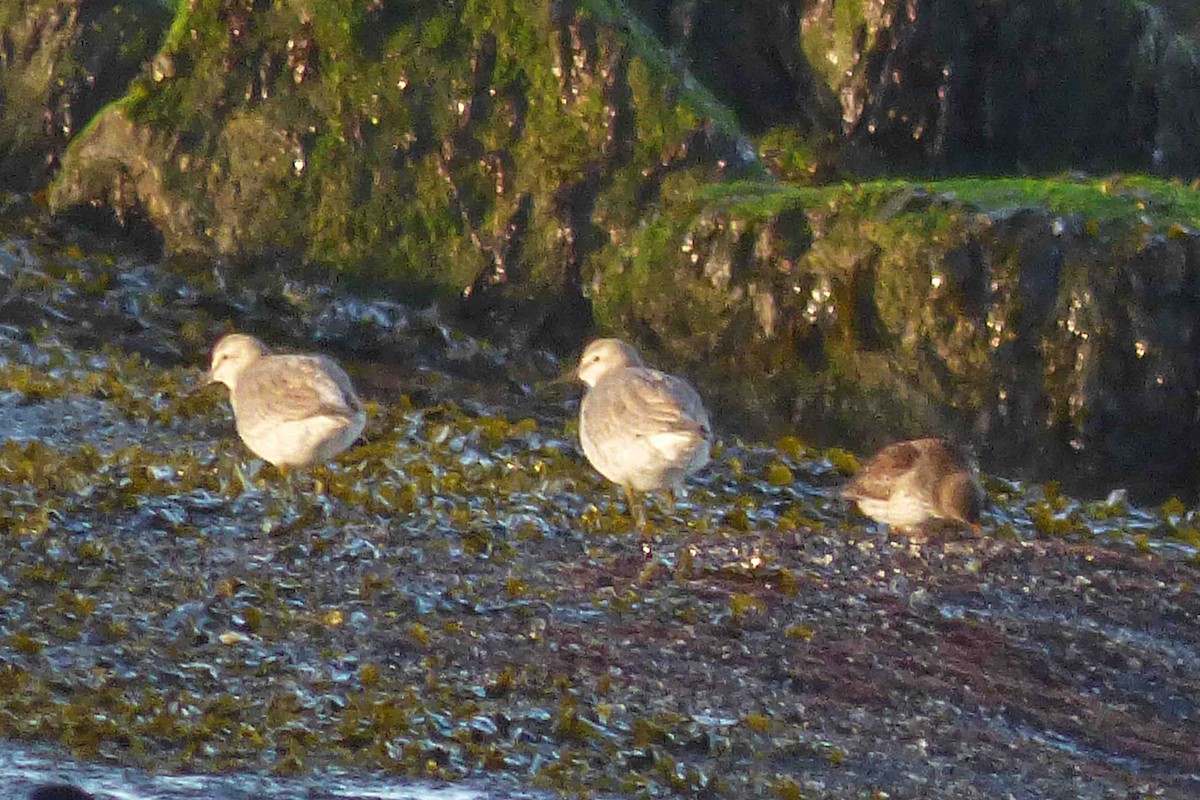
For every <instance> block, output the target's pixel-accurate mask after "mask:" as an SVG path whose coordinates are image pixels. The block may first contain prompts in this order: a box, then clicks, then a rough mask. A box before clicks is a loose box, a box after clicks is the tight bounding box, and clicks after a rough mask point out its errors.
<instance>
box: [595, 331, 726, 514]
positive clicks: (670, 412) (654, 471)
mask: <svg viewBox="0 0 1200 800" xmlns="http://www.w3.org/2000/svg"><path fill="white" fill-rule="evenodd" d="M576 376H577V377H578V378H579V380H581V381H583V383H584V384H586V385H587V392H586V394H585V395H584V397H583V402H582V403H581V404H580V406H579V439H580V442H581V443H582V444H583V452H584V455H586V456H587V459H588V461H590V462H591V464H592V466H593V467H595V468H596V471H598V472H599V473H600V474H601V475H603V476H604V477H606V478H608V479H609V480H610V481H612V482H613V483H616V484H619V485H621V486H623V487H624V488H625V493H626V495H627V497H628V498H629V512H630V514H631V515H632V516H633V518H634V521H635V522H636V523H637V524H638V525H639V527H640V526H643V525H644V523H645V509H644V508H642V506H641V505H640V504H639V503H638V502H637V493H638V492H653V491H658V490H661V489H670V490H671V491H672V492H673V493H682V492H683V482H684V479H685V478H687V477H688V476H689V475H691V474H692V473H694V472H696V471H697V470H699V469H700V468H701V467H703V466H704V465H705V464H707V463H708V455H709V450H710V447H711V441H712V428H711V426H710V424H709V421H708V412H706V411H705V410H704V404H703V402H702V401H701V400H700V395H698V394H697V393H696V390H695V389H693V388H692V387H691V385H690V384H689V383H688V382H687V381H685V380H683V379H682V378H677V377H675V376H674V375H668V374H666V373H664V372H659V371H658V370H655V369H649V368H648V367H646V366H644V365H643V363H642V359H641V357H640V356H639V355H638V353H637V351H636V350H635V349H633V347H632V346H631V345H629V344H627V343H626V342H623V341H621V340H620V339H597V340H596V341H594V342H592V343H591V344H589V345H588V346H587V348H586V349H585V350H584V351H583V355H582V356H581V357H580V359H579V369H578V370H577V372H576Z"/></svg>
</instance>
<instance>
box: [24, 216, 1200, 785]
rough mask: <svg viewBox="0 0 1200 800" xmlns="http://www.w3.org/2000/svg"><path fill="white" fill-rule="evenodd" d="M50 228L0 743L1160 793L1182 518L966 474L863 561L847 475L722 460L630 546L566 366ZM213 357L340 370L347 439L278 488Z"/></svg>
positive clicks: (513, 769) (1175, 677)
mask: <svg viewBox="0 0 1200 800" xmlns="http://www.w3.org/2000/svg"><path fill="white" fill-rule="evenodd" d="M176 266H177V269H175V270H174V271H168V270H166V269H164V268H163V267H162V266H161V265H158V264H155V263H151V262H148V261H145V260H143V259H140V258H139V257H137V256H133V255H130V254H128V253H122V252H121V251H119V250H118V251H106V250H105V249H104V248H103V247H101V246H100V245H98V244H97V242H96V241H94V240H91V239H80V238H78V232H76V231H72V230H70V229H66V228H59V229H56V230H46V229H43V228H42V227H41V225H40V224H25V225H22V226H18V227H16V228H14V229H12V230H10V231H9V232H8V233H7V234H6V235H5V236H4V237H3V238H2V241H0V439H3V440H5V443H4V444H3V445H2V446H0V547H2V548H3V552H4V557H3V559H0V736H3V737H4V738H6V739H8V740H11V741H15V742H29V743H34V742H37V743H53V744H57V745H61V746H62V747H64V748H67V749H69V750H70V751H71V752H72V753H74V754H76V755H77V756H80V757H83V758H86V759H94V760H97V761H103V762H109V763H114V764H128V765H135V766H140V767H146V768H151V769H154V770H159V771H165V772H175V771H201V772H213V771H222V772H224V771H237V772H264V773H266V772H269V773H276V774H301V775H302V774H307V773H309V772H311V771H313V770H318V769H321V768H323V767H329V766H337V767H345V768H350V769H353V770H361V771H364V772H381V773H384V774H390V773H395V774H403V775H408V776H422V777H435V778H446V779H451V780H454V779H462V778H474V779H480V778H482V779H486V780H488V781H492V782H494V784H495V785H496V786H500V787H503V786H513V787H516V786H523V787H545V788H551V789H555V790H560V791H562V792H564V793H565V794H567V795H571V796H576V795H582V796H595V795H605V796H612V795H622V796H633V797H667V796H698V797H715V798H742V797H773V798H781V800H792V799H794V798H801V797H805V798H843V797H845V798H850V797H854V798H859V797H862V798H868V797H869V798H884V797H947V798H950V797H953V798H993V797H1003V796H1012V797H1017V798H1026V797H1089V798H1090V797H1095V798H1101V797H1114V798H1115V797H1121V798H1125V797H1179V798H1183V797H1191V796H1195V795H1196V793H1197V792H1200V769H1198V768H1197V764H1198V763H1200V624H1198V623H1200V595H1198V594H1197V589H1196V587H1197V585H1200V564H1198V562H1197V558H1196V552H1197V549H1196V548H1197V545H1198V544H1200V533H1198V528H1200V519H1198V517H1197V514H1196V512H1195V511H1189V510H1187V509H1186V508H1184V507H1183V505H1182V504H1180V503H1177V502H1173V503H1168V504H1167V505H1165V506H1163V507H1161V508H1154V509H1137V508H1131V507H1130V506H1129V505H1128V504H1127V503H1126V502H1125V501H1124V499H1123V498H1122V496H1121V494H1120V493H1119V492H1115V493H1114V494H1113V495H1112V496H1111V497H1109V498H1108V500H1107V501H1105V502H1100V503H1091V504H1085V503H1080V502H1077V501H1075V500H1073V499H1071V498H1069V497H1067V496H1065V495H1064V494H1063V493H1061V492H1060V491H1059V490H1058V489H1057V488H1056V487H1055V486H1054V485H1046V486H1036V485H1023V484H1019V483H1016V482H1011V481H1006V480H1004V479H1002V478H999V477H991V478H989V479H988V488H989V490H990V492H991V495H992V499H993V501H994V502H995V504H996V505H995V507H994V509H993V510H992V511H991V512H990V514H989V517H988V519H987V522H986V524H985V526H984V531H985V533H984V535H983V536H982V537H980V538H972V537H971V536H970V535H969V534H966V533H964V532H961V531H955V530H953V529H950V530H937V531H932V532H930V537H929V539H928V540H927V541H915V540H910V539H908V538H906V537H899V536H896V537H889V536H888V535H887V534H886V532H884V531H880V530H879V529H877V528H876V527H875V526H874V525H872V524H870V523H868V522H866V521H865V520H863V519H862V518H861V517H858V516H857V515H855V514H853V513H852V512H851V511H849V510H848V509H847V508H845V507H844V506H843V505H842V504H841V503H840V501H838V500H837V498H836V488H837V486H838V485H839V484H840V483H841V482H842V481H843V480H844V479H845V476H846V475H847V474H849V473H851V472H853V470H854V469H855V467H856V461H855V458H854V456H852V455H851V454H849V453H847V452H844V451H840V450H825V451H819V450H815V449H812V448H810V447H808V446H806V445H805V444H804V443H803V442H801V441H799V440H798V439H796V438H794V437H784V438H781V439H780V440H779V441H776V442H773V443H764V444H750V443H745V442H742V441H739V440H737V439H736V438H733V437H729V436H726V437H723V438H722V441H721V443H720V445H719V446H718V447H717V449H716V452H715V455H714V459H713V463H712V465H711V466H710V467H709V468H708V469H707V470H706V471H705V472H704V473H702V475H701V476H700V477H699V478H698V479H697V480H696V481H695V482H694V484H693V490H692V492H691V493H690V495H689V497H688V499H687V501H686V502H684V503H681V504H680V505H679V506H678V507H676V508H674V509H669V508H668V507H667V506H666V504H665V503H664V502H661V501H660V502H659V503H658V504H657V505H655V506H654V507H653V508H652V510H651V513H650V520H651V527H650V529H649V530H648V531H647V532H646V533H645V534H644V535H639V534H638V533H636V532H633V531H631V530H630V527H629V523H628V517H627V514H626V509H625V507H624V504H623V502H622V501H621V500H620V499H619V498H618V493H617V492H615V491H613V489H612V487H611V486H609V485H607V484H606V483H605V482H604V481H603V480H602V479H600V478H599V477H598V476H597V475H596V474H595V473H594V472H593V471H592V470H591V469H590V468H589V467H588V466H587V464H586V462H585V461H584V460H583V459H582V458H581V456H580V455H579V453H578V451H577V448H576V445H575V432H574V423H573V421H572V420H573V406H572V403H571V401H569V400H564V399H562V398H561V397H560V396H558V395H555V394H554V393H552V392H548V391H543V390H542V389H541V388H540V385H539V381H541V380H544V379H545V378H547V377H550V376H551V375H552V374H553V373H554V371H555V370H556V369H559V368H561V367H562V366H565V365H559V364H557V363H555V362H554V360H553V359H552V358H551V357H549V356H544V355H539V354H536V353H533V354H531V353H509V352H502V351H500V350H497V349H496V348H495V347H493V346H490V345H488V344H487V343H486V342H483V341H480V340H476V339H473V338H471V337H469V336H466V335H463V334H462V333H459V332H456V331H455V330H453V328H452V327H450V326H449V325H447V324H446V323H445V322H444V321H443V320H442V319H441V318H440V317H439V315H438V314H437V313H436V311H434V310H430V309H414V308H409V307H407V306H405V305H403V304H400V303H396V302H383V301H367V300H362V299H356V298H354V297H352V296H350V295H347V294H345V293H343V292H340V291H339V290H337V289H336V288H334V289H318V288H316V287H314V286H309V285H305V284H303V283H300V282H296V281H285V280H283V279H281V278H279V279H276V278H271V279H260V280H258V281H251V279H249V278H247V277H246V276H245V273H244V272H243V273H233V272H231V271H228V270H226V269H224V268H221V267H219V266H218V267H215V268H213V267H208V266H206V267H205V268H204V269H198V268H197V269H191V270H190V271H189V270H188V269H187V268H185V267H183V266H180V265H176ZM231 327H237V328H239V329H248V330H252V331H255V332H258V333H260V334H261V335H263V336H264V338H266V339H267V340H268V341H271V342H272V343H274V344H276V345H279V346H283V347H288V348H297V349H319V350H322V351H325V352H330V353H332V354H335V355H336V356H338V357H339V358H340V359H341V360H342V361H343V362H345V363H346V364H347V366H348V367H349V368H350V370H351V372H352V374H353V375H354V376H355V378H356V381H357V382H358V384H359V386H360V387H361V388H362V389H363V391H364V394H366V395H367V396H368V397H369V399H370V401H371V402H370V421H369V423H368V426H367V430H366V432H365V434H364V437H363V441H362V442H361V443H360V444H359V445H358V446H356V447H354V448H353V449H351V450H350V451H348V452H347V453H346V454H345V455H344V456H343V457H342V458H341V459H339V461H338V462H337V463H336V464H333V465H330V466H328V467H322V468H318V469H314V470H311V471H310V472H308V473H306V474H300V475H298V476H296V480H295V482H294V485H291V486H289V485H288V484H287V483H285V482H284V481H282V480H281V479H280V477H279V476H278V475H277V474H276V473H275V472H274V470H273V469H272V468H270V467H269V466H264V465H262V464H261V462H258V461H256V460H255V459H253V458H252V457H250V456H249V454H248V453H247V451H246V450H245V449H244V447H243V446H242V445H241V443H240V442H239V441H238V440H237V438H236V435H235V434H234V432H233V426H232V420H231V419H230V415H229V410H228V404H227V402H226V400H225V398H224V396H223V390H220V389H219V388H210V389H200V390H197V384H198V382H199V379H200V376H201V373H202V369H203V366H204V359H205V353H206V350H207V348H208V346H209V345H210V343H211V341H212V340H213V339H214V338H215V337H216V335H217V334H218V333H219V332H221V331H223V330H226V329H229V328H231Z"/></svg>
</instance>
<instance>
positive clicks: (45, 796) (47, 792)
mask: <svg viewBox="0 0 1200 800" xmlns="http://www.w3.org/2000/svg"><path fill="white" fill-rule="evenodd" d="M29 800H94V798H93V797H92V795H91V794H89V793H87V792H85V791H84V790H83V789H80V788H79V787H78V786H71V785H70V784H65V783H54V784H46V785H44V786H38V787H35V788H34V790H33V792H32V793H31V794H30V795H29Z"/></svg>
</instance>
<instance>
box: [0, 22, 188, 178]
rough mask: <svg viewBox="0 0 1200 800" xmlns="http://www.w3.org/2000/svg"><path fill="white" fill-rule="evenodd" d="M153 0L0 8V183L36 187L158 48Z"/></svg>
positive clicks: (159, 30) (160, 26)
mask: <svg viewBox="0 0 1200 800" xmlns="http://www.w3.org/2000/svg"><path fill="white" fill-rule="evenodd" d="M169 22H170V12H169V11H167V10H166V9H165V8H164V7H163V4H162V3H160V2H157V0H126V1H125V2H111V0H96V1H95V2H93V1H91V0H89V2H83V0H68V1H67V2H63V0H10V1H9V2H6V3H4V4H3V6H2V7H0V31H3V33H4V52H5V56H4V58H3V59H0V102H2V103H3V107H4V113H3V114H0V185H3V187H4V188H5V189H6V190H8V191H16V190H28V189H33V188H36V187H38V186H40V185H42V184H44V183H45V182H46V181H47V180H48V179H49V178H50V176H51V175H52V174H53V172H54V169H55V167H56V165H57V163H58V160H59V157H60V156H61V155H62V152H63V150H64V149H65V147H66V145H67V142H68V141H69V140H70V138H71V137H72V136H74V135H75V133H76V132H77V131H78V130H79V129H80V128H82V127H83V126H84V125H85V124H86V123H87V122H88V120H89V119H91V117H92V115H93V114H95V113H96V111H97V110H98V109H99V108H100V107H101V106H102V105H104V104H105V103H107V102H109V101H111V100H113V99H115V98H117V97H120V96H121V95H122V94H123V93H124V92H125V89H126V87H127V86H128V84H129V81H130V80H131V79H132V78H133V76H134V75H136V74H137V72H138V71H139V70H140V69H141V68H142V66H143V64H144V63H145V62H148V61H149V60H150V58H151V57H152V56H153V55H154V52H155V50H157V49H158V46H159V42H160V41H161V39H162V36H163V34H164V33H165V32H166V29H167V24H168V23H169Z"/></svg>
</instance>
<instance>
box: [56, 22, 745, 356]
mask: <svg viewBox="0 0 1200 800" xmlns="http://www.w3.org/2000/svg"><path fill="white" fill-rule="evenodd" d="M155 64H156V65H157V66H158V68H157V69H152V70H150V71H148V72H147V73H146V74H144V75H142V76H140V77H139V78H138V79H137V80H136V81H135V82H134V84H133V86H132V87H131V89H130V91H129V93H128V94H127V95H126V96H125V97H124V98H123V99H122V100H121V101H119V102H117V103H114V104H112V105H111V106H109V107H108V108H107V109H105V110H104V112H103V113H102V114H101V115H100V116H99V117H98V118H97V120H96V121H95V122H94V123H93V124H92V125H91V126H90V127H89V129H88V130H87V131H85V132H84V133H83V134H82V135H80V136H79V137H78V138H77V140H76V141H75V142H74V143H73V144H72V147H71V149H70V150H69V152H68V153H67V156H66V158H65V160H64V168H63V169H62V171H61V173H60V175H59V177H58V179H57V180H56V182H55V184H54V186H53V191H52V194H51V202H52V204H53V206H54V208H56V209H66V208H70V207H73V206H77V205H80V204H93V203H99V204H102V205H108V206H112V207H114V208H116V209H118V210H120V211H122V212H124V213H130V212H134V211H137V212H139V213H143V214H145V216H146V217H147V218H148V219H149V220H150V222H151V223H152V224H153V225H154V226H155V227H156V228H158V229H159V230H160V231H161V232H162V233H163V236H164V238H165V242H166V245H167V248H168V250H170V251H172V252H197V253H201V254H207V255H221V256H229V257H234V258H235V259H240V258H247V257H248V258H253V257H255V256H257V255H260V254H263V253H272V252H280V251H282V252H286V253H291V254H294V256H295V257H296V258H297V259H299V260H302V261H307V262H311V263H314V264H317V265H320V266H321V267H323V268H325V269H328V270H330V271H332V272H334V273H338V274H341V275H343V276H346V277H348V278H351V279H354V280H360V281H371V282H374V283H376V284H380V283H385V284H398V285H401V286H403V287H404V290H405V292H406V294H408V295H409V296H422V295H423V296H426V297H442V298H455V297H458V298H465V300H466V303H465V305H466V306H467V307H468V310H469V308H470V307H475V308H477V309H481V310H483V311H490V310H492V309H493V308H494V306H495V303H496V299H497V298H500V299H501V300H502V301H503V302H510V303H515V304H521V303H529V302H532V301H537V302H540V303H543V304H544V305H545V306H548V307H552V306H554V305H558V306H562V305H563V304H562V303H561V302H559V301H560V300H562V299H563V298H566V299H567V300H575V301H578V299H579V298H580V296H581V288H580V276H579V265H580V264H581V263H582V261H583V260H584V259H585V258H586V257H587V256H588V254H589V253H591V252H592V251H594V250H595V249H596V248H598V247H600V246H602V245H603V243H604V241H605V239H606V238H608V236H609V235H610V234H609V233H608V229H607V226H608V225H610V224H611V225H613V226H617V227H625V226H629V225H633V224H636V219H637V218H638V216H639V214H640V213H641V210H642V208H643V207H644V205H645V202H646V201H645V198H652V197H653V196H655V195H656V194H657V191H658V188H657V184H659V183H660V182H661V181H662V180H663V178H664V177H665V176H666V175H667V174H669V173H670V172H671V171H672V170H674V169H675V168H676V164H677V163H679V164H681V165H687V166H690V167H697V166H698V165H699V166H701V167H702V166H703V165H708V167H707V168H708V169H709V172H710V174H715V173H716V172H719V171H720V168H721V165H725V166H726V167H728V165H729V163H730V162H731V161H737V158H736V155H737V152H738V146H739V141H740V140H739V137H738V133H737V131H736V128H735V127H733V126H734V124H735V123H734V122H733V118H732V115H730V114H729V113H728V112H727V111H725V110H723V109H722V108H721V107H720V106H719V105H718V104H716V103H715V102H714V101H712V99H711V98H710V97H708V96H707V94H706V93H705V92H704V91H703V89H701V88H700V87H698V86H697V85H695V84H694V83H691V82H689V80H688V79H687V78H686V75H683V76H681V75H680V74H679V73H678V72H677V71H673V70H672V69H670V67H669V64H668V60H667V56H666V55H665V53H664V52H663V51H662V49H661V47H659V46H657V45H656V43H655V42H654V41H653V40H652V38H650V37H649V36H647V35H645V34H644V33H639V29H638V28H637V26H636V22H635V21H633V20H632V19H631V18H628V17H627V16H623V15H622V13H621V12H620V10H619V9H615V8H612V7H609V6H606V5H604V4H600V3H584V4H582V5H578V6H573V5H571V4H566V5H560V6H554V7H551V6H550V5H548V4H545V3H540V2H532V1H530V2H520V1H514V2H501V3H475V2H465V1H463V0H459V2H454V3H450V4H449V5H447V4H440V3H439V4H432V3H418V4H408V5H405V6H383V5H381V4H377V3H370V2H365V1H364V2H343V3H336V4H332V5H330V4H318V5H312V6H311V7H309V6H307V5H304V4H300V5H295V6H275V7H271V8H269V9H257V8H256V7H254V6H253V5H250V4H246V3H241V2H236V1H235V0H203V1H202V2H198V3H190V4H180V6H179V8H178V10H177V12H176V19H175V21H174V24H173V25H172V28H171V33H170V34H169V36H168V37H167V41H166V43H165V44H164V46H163V49H162V51H161V52H160V53H159V55H158V57H157V58H156V60H155ZM697 109H701V110H699V111H698V110H697ZM742 151H743V152H744V151H745V147H744V146H743V147H742ZM595 208H603V209H604V210H605V216H606V220H605V224H603V225H601V224H598V221H597V220H596V219H594V217H593V214H592V211H593V209H595ZM547 300H548V301H550V302H548V303H547V302H546V301H547ZM502 304H503V303H502ZM577 305H578V304H577V302H576V304H575V305H572V304H571V303H567V304H566V307H569V308H575V307H577ZM575 322H576V326H575V327H576V333H575V335H576V336H578V330H580V329H582V328H583V327H585V323H586V320H576V321H575Z"/></svg>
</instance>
